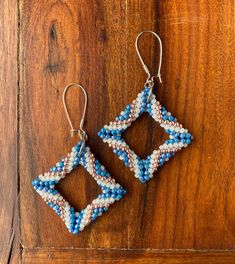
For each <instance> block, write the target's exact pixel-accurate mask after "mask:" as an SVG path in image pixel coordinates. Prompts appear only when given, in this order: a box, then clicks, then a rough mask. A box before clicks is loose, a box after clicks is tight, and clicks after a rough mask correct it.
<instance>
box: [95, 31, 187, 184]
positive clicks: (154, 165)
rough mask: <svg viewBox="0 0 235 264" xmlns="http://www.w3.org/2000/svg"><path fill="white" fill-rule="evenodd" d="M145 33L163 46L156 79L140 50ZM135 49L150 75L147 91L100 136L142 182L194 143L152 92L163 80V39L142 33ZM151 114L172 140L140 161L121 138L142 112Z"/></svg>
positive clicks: (129, 105)
mask: <svg viewBox="0 0 235 264" xmlns="http://www.w3.org/2000/svg"><path fill="white" fill-rule="evenodd" d="M144 33H151V34H153V35H154V36H155V37H156V38H157V39H158V41H159V45H160V57H159V67H158V73H157V75H156V76H152V75H151V73H150V71H149V69H148V67H147V66H146V65H145V63H144V61H143V59H142V57H141V55H140V52H139V49H138V40H139V38H140V36H141V35H142V34H144ZM135 47H136V51H137V54H138V57H139V59H140V61H141V64H142V65H143V68H144V70H145V72H146V73H147V75H148V78H147V80H146V83H145V85H144V89H143V90H142V91H141V92H140V93H139V94H138V96H137V98H136V99H135V100H134V101H133V102H132V103H130V104H128V105H127V106H126V107H125V108H124V109H123V111H122V112H121V113H120V114H119V115H118V116H117V117H116V118H115V120H114V121H112V122H110V123H109V125H105V126H104V127H103V128H102V129H101V130H100V131H99V133H98V135H99V136H100V137H101V138H102V139H103V141H104V142H106V143H108V145H109V146H110V147H111V148H113V152H114V153H115V154H117V155H118V157H119V158H120V159H121V160H122V161H123V162H124V164H125V165H126V166H127V167H129V168H130V170H131V171H133V172H134V175H135V177H136V178H138V179H139V180H140V181H141V182H143V183H144V182H146V181H148V180H149V179H150V178H152V177H153V173H154V172H155V171H156V170H157V169H158V167H160V166H162V165H163V164H164V163H165V162H166V161H168V160H169V159H170V158H171V157H172V156H174V155H175V153H176V152H177V151H179V150H181V149H182V148H185V147H187V146H188V145H189V144H190V143H191V140H192V135H191V134H190V133H189V132H188V130H187V129H185V128H183V126H182V125H181V124H179V123H178V122H177V120H176V118H174V117H173V116H172V115H171V113H170V112H168V111H167V110H166V108H165V107H163V106H161V104H160V102H158V101H157V100H156V96H155V95H154V94H153V93H152V90H153V86H154V79H155V78H156V77H157V78H158V79H159V81H160V83H161V82H162V80H161V75H160V71H161V64H162V42H161V39H160V37H159V36H158V35H157V34H156V33H155V32H153V31H143V32H141V33H140V34H139V35H138V36H137V38H136V41H135ZM145 112H146V113H148V114H149V115H150V116H151V117H152V118H153V119H154V120H155V121H156V122H158V123H159V125H160V126H161V127H163V128H164V130H165V132H166V133H167V134H168V135H169V139H168V140H166V141H165V142H164V143H163V144H162V145H160V146H159V148H158V149H156V150H154V151H153V153H152V154H151V155H149V156H147V157H146V158H145V159H141V158H140V157H139V156H138V155H137V154H136V153H135V152H134V151H133V150H131V149H130V147H129V146H128V145H127V143H126V142H125V140H124V139H123V138H122V133H123V132H124V131H125V130H126V129H127V128H128V127H129V126H130V125H131V124H132V122H134V121H135V120H136V119H137V118H139V117H140V116H141V115H142V114H143V113H145Z"/></svg>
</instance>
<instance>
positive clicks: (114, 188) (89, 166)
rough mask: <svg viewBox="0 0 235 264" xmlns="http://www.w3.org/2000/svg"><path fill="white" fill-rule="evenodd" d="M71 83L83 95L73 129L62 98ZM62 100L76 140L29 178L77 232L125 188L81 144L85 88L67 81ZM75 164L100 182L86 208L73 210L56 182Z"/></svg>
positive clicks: (84, 133) (70, 229) (83, 133)
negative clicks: (53, 162) (63, 154)
mask: <svg viewBox="0 0 235 264" xmlns="http://www.w3.org/2000/svg"><path fill="white" fill-rule="evenodd" d="M72 86H76V87H78V88H80V89H81V90H82V91H83V93H84V96H85V106H84V111H83V115H82V119H81V122H80V128H79V129H74V127H73V125H72V122H71V120H70V117H69V114H68V110H67V107H66V101H65V96H66V92H67V90H68V89H69V88H70V87H72ZM63 104H64V109H65V113H66V116H67V119H68V122H69V125H70V127H71V136H73V135H74V134H76V133H77V134H78V135H79V137H80V140H79V141H78V143H77V144H76V145H75V146H74V147H73V148H72V150H71V152H70V153H69V154H68V155H67V156H66V157H65V158H64V159H62V160H61V161H59V162H58V163H57V164H56V165H55V166H53V167H52V168H50V171H49V172H46V173H44V174H41V175H39V176H38V177H37V178H36V179H35V180H33V181H32V184H33V187H34V189H35V190H36V191H37V193H38V194H39V195H40V196H41V197H42V198H43V200H44V201H45V202H46V203H47V204H48V205H49V206H50V207H51V208H52V209H53V210H54V211H55V212H56V213H57V215H59V216H60V217H61V219H62V220H63V221H64V223H65V225H66V226H67V228H68V230H69V232H71V233H73V234H78V232H79V231H82V230H83V229H84V227H85V226H87V225H88V224H89V223H90V222H91V221H94V220H95V219H96V218H97V217H98V216H100V215H102V213H103V212H105V211H107V210H108V208H109V206H110V205H111V204H113V203H114V202H115V201H118V200H120V199H121V198H122V196H123V195H124V194H125V190H124V189H123V188H122V187H121V186H120V184H118V183H116V182H115V180H114V179H113V178H111V176H110V174H109V173H108V172H107V171H106V169H105V168H104V166H102V165H101V164H100V162H99V161H98V160H97V159H96V158H95V156H94V154H93V153H92V152H91V150H90V148H89V147H88V146H86V144H85V142H86V140H87V134H86V132H85V131H84V130H83V124H84V117H85V112H86V108H87V93H86V91H85V89H84V88H83V87H82V86H81V85H79V84H76V83H72V84H69V85H68V86H67V87H66V88H65V90H64V93H63ZM78 165H81V166H83V167H84V168H85V169H86V170H87V171H88V172H89V173H90V174H91V176H92V177H93V178H94V180H95V181H96V183H97V184H98V185H99V186H100V188H101V191H102V192H101V194H99V195H98V197H97V198H95V199H94V200H93V201H92V202H91V203H90V204H88V205H87V206H86V208H84V209H83V210H81V211H80V212H75V209H74V208H73V207H72V206H71V205H70V204H69V203H68V202H67V201H66V200H65V198H64V197H63V196H62V195H61V194H60V193H59V192H58V190H56V184H58V182H59V181H60V180H61V179H62V178H64V177H65V176H66V175H67V174H69V173H70V172H71V171H72V170H73V169H75V168H76V167H77V166H78Z"/></svg>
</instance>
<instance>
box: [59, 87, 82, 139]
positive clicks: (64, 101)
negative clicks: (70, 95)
mask: <svg viewBox="0 0 235 264" xmlns="http://www.w3.org/2000/svg"><path fill="white" fill-rule="evenodd" d="M72 86H77V87H78V88H80V89H81V90H82V92H83V94H84V97H85V104H84V110H83V113H82V118H81V121H80V126H79V129H76V128H74V127H73V124H72V121H71V119H70V116H69V113H68V109H67V105H66V93H67V91H68V89H69V88H70V87H72ZM63 105H64V110H65V114H66V116H67V119H68V122H69V125H70V127H71V137H73V136H74V134H75V133H76V132H77V133H78V135H79V137H80V138H81V140H83V141H84V142H85V141H86V140H87V134H86V132H85V131H84V130H83V125H84V120H85V114H86V109H87V93H86V90H85V89H84V88H83V87H82V86H81V85H80V84H78V83H70V84H69V85H67V86H66V87H65V89H64V92H63Z"/></svg>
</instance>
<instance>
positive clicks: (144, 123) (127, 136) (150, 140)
mask: <svg viewBox="0 0 235 264" xmlns="http://www.w3.org/2000/svg"><path fill="white" fill-rule="evenodd" d="M123 139H124V140H125V141H126V142H127V143H128V145H129V146H130V148H131V149H134V150H135V153H136V154H137V155H138V156H139V157H140V158H142V159H143V158H145V157H146V156H147V155H150V154H151V153H152V152H153V151H154V149H157V148H159V146H160V145H161V144H162V143H164V141H165V140H166V139H168V135H167V134H166V133H165V131H164V129H163V128H162V127H160V126H159V124H158V123H156V122H155V121H154V120H153V119H152V117H151V116H149V114H147V113H144V114H143V115H141V116H140V117H139V118H138V119H136V120H135V121H134V122H133V124H132V125H131V126H130V127H128V128H127V130H126V131H124V132H123Z"/></svg>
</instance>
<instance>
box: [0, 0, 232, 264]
mask: <svg viewBox="0 0 235 264" xmlns="http://www.w3.org/2000/svg"><path fill="white" fill-rule="evenodd" d="M0 5H1V8H0V14H2V15H1V18H0V25H1V30H0V36H1V38H0V54H1V56H0V60H1V66H0V76H1V83H0V89H1V95H0V98H1V101H2V107H1V112H0V116H1V118H2V119H1V120H2V125H1V127H0V133H1V135H2V137H1V138H4V140H3V139H2V140H1V143H2V146H1V148H2V150H4V151H2V152H1V153H2V154H1V155H2V158H1V160H0V162H1V165H2V168H3V169H2V176H1V181H0V188H1V189H0V198H1V210H2V211H1V218H0V226H1V233H0V253H1V256H0V263H9V262H7V259H10V261H11V262H12V263H18V256H19V251H17V246H13V247H12V245H13V244H16V245H18V246H19V243H16V242H17V241H19V240H17V239H15V237H18V236H17V235H18V229H17V223H18V221H17V218H18V215H20V229H21V230H20V231H21V232H20V233H21V237H20V242H21V244H20V246H21V249H22V251H21V252H22V254H21V258H22V260H23V263H32V264H33V263H39V264H40V263H73V262H74V263H116V262H115V261H116V260H120V262H117V263H124V262H125V263H234V262H235V257H234V245H235V199H234V190H235V181H234V161H233V160H234V141H235V137H234V117H233V112H234V105H235V102H234V99H235V94H234V81H235V78H234V66H235V65H234V56H233V55H234V49H235V48H234V3H233V1H228V0H227V1H226V0H223V1H219V0H207V1H196V0H188V1H181V0H180V1H176V0H165V1H156V0H155V1H154V0H150V1H147V0H144V1H141V0H127V1H124V0H123V1H122V0H120V1H108V0H104V1H103V0H99V1H98V0H97V1H95V0H90V1H85V0H79V1H73V0H71V1H69V0H64V1H62V0H61V1H59V0H41V1H36V0H32V1H24V0H19V1H18V2H17V1H15V0H14V1H10V0H3V1H0ZM2 6H3V8H2ZM17 15H18V22H19V24H18V25H17ZM143 30H153V31H155V32H157V33H158V34H159V35H160V37H161V39H162V41H163V65H162V79H163V85H162V86H159V87H156V88H155V89H154V92H155V94H156V96H157V99H158V100H159V101H160V102H161V103H162V104H163V105H165V106H166V107H167V109H168V110H169V111H170V112H172V114H173V115H174V116H176V117H177V119H178V120H179V122H180V123H182V124H183V125H184V126H185V127H186V128H188V129H189V131H190V132H191V133H192V134H193V135H194V141H193V143H192V145H190V146H189V147H188V148H187V149H185V150H182V151H181V152H179V153H177V155H176V156H175V157H174V158H173V159H172V160H171V161H169V162H168V163H167V164H166V165H164V167H163V168H162V169H161V170H159V171H158V172H157V173H155V177H154V178H153V179H152V180H151V181H149V182H148V183H146V184H141V183H140V182H139V181H138V180H136V179H135V177H134V176H133V173H131V172H130V171H129V170H128V169H127V168H126V167H125V166H124V165H123V163H122V162H121V161H120V160H119V159H118V158H117V157H116V156H115V155H114V154H113V153H112V150H111V149H110V148H109V147H108V146H107V145H106V144H104V143H102V141H101V139H100V138H99V137H98V136H97V132H98V131H99V129H100V128H101V127H102V126H103V125H104V124H107V123H108V122H109V121H111V120H112V119H114V117H115V116H116V115H117V114H118V113H119V112H120V111H121V110H122V109H123V107H124V106H125V105H126V104H127V103H129V102H131V101H132V100H133V99H134V98H135V97H136V95H137V93H138V92H139V91H140V90H141V89H142V87H143V84H144V82H145V79H146V75H145V73H144V71H143V69H142V67H141V66H140V62H139V60H138V57H137V55H136V52H135V48H134V42H135V38H136V36H137V34H138V33H139V32H140V31H143ZM158 50H159V49H158V45H157V41H156V40H155V39H154V38H153V37H151V36H149V35H146V36H145V37H143V38H142V39H141V51H142V53H143V56H144V59H145V60H146V63H147V64H148V65H149V67H150V69H151V71H152V72H154V71H155V72H157V66H158V65H157V64H158ZM17 51H18V52H17ZM17 54H18V59H17ZM18 81H19V85H17V84H18ZM70 82H79V83H81V84H82V85H83V86H84V87H85V88H86V90H87V93H88V96H89V104H88V111H87V114H86V122H85V130H86V131H87V133H88V135H89V140H88V145H89V146H90V147H91V149H92V151H93V153H94V154H95V155H96V157H97V158H98V159H99V160H100V161H101V163H102V164H104V165H105V167H106V168H107V170H108V171H109V172H110V173H111V174H112V176H113V177H114V178H115V179H116V180H117V181H118V182H119V183H120V184H122V185H123V186H124V187H125V189H126V190H127V195H126V196H125V198H124V199H122V200H121V201H120V202H117V203H115V204H114V205H113V206H112V208H110V210H109V212H108V213H107V214H105V215H103V216H102V217H100V218H99V219H98V220H97V221H96V222H95V223H93V224H91V225H89V226H88V227H87V228H86V229H85V230H84V232H82V233H80V234H79V235H78V236H73V235H71V234H69V233H68V232H67V229H66V228H65V226H64V224H63V223H62V221H61V220H60V219H59V218H58V217H57V216H56V215H55V213H54V212H52V210H51V209H50V208H49V207H48V206H46V205H45V204H44V202H43V201H42V200H41V198H40V197H39V196H38V195H37V194H36V193H35V191H34V190H33V189H32V186H31V181H32V179H34V178H35V177H36V176H37V175H39V174H41V173H43V172H45V171H47V170H48V169H49V168H50V167H51V166H52V165H53V164H55V163H56V162H57V161H58V160H59V159H60V158H61V157H62V156H64V155H66V154H67V153H68V151H69V150H70V148H71V147H72V146H73V145H74V144H75V143H76V141H77V140H78V139H77V138H73V139H71V138H70V131H69V126H68V122H67V120H66V117H65V113H64V110H63V105H62V93H63V89H64V87H65V86H66V85H67V84H68V83H70ZM17 86H18V90H17ZM82 100H83V97H82V95H81V93H80V92H78V91H77V90H75V89H74V90H71V92H70V93H69V95H68V101H69V111H70V112H71V116H72V119H73V121H74V123H75V124H78V123H79V120H80V117H81V114H82V107H83V101H82ZM17 108H18V113H19V115H17ZM17 128H18V134H17ZM17 135H18V136H17ZM5 138H6V139H5ZM164 138H165V136H164V133H163V131H162V129H161V128H159V126H158V125H157V124H156V123H154V121H153V120H152V119H151V118H150V117H148V116H147V115H144V116H143V117H141V118H140V119H139V120H138V121H136V122H135V123H134V124H133V125H132V126H131V127H130V128H129V129H128V130H127V131H126V132H125V139H126V141H127V142H128V143H129V144H130V146H131V147H132V149H134V150H136V153H137V154H139V155H140V156H142V157H144V156H145V155H147V154H149V153H151V151H152V150H153V149H154V148H155V147H156V146H158V145H159V144H160V143H161V142H162V141H163V140H164ZM17 142H18V144H17ZM17 146H18V148H17ZM17 153H18V158H17ZM17 160H18V162H17ZM17 164H18V165H17ZM17 169H18V171H17ZM17 172H18V173H17ZM18 175H19V182H18V181H17V179H18ZM18 189H19V191H20V199H19V201H18V196H17V192H18ZM59 189H60V191H61V192H62V193H63V195H64V196H65V197H66V198H67V199H68V200H69V202H71V204H73V205H74V206H75V207H76V208H77V209H79V208H82V207H84V206H85V205H86V204H87V203H88V202H90V201H91V200H92V199H93V197H94V196H95V195H96V194H97V193H98V191H99V189H98V188H97V186H96V184H95V182H94V181H93V180H92V178H91V177H90V176H89V174H88V173H86V172H85V171H84V170H83V169H82V168H77V169H76V170H75V171H74V172H73V173H71V174H70V175H69V176H68V177H67V178H65V179H64V180H63V181H62V182H61V184H60V186H59ZM18 202H19V206H20V212H18ZM2 227H3V228H2ZM2 229H3V232H2ZM12 230H13V231H12ZM2 234H3V236H2ZM12 234H13V235H12ZM12 241H13V242H12ZM12 248H13V249H14V250H12ZM52 248H53V249H52ZM111 249H112V250H111ZM114 249H115V250H114ZM12 252H13V253H12ZM9 256H10V257H9ZM73 260H74V261H73ZM1 261H2V262H1Z"/></svg>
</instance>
